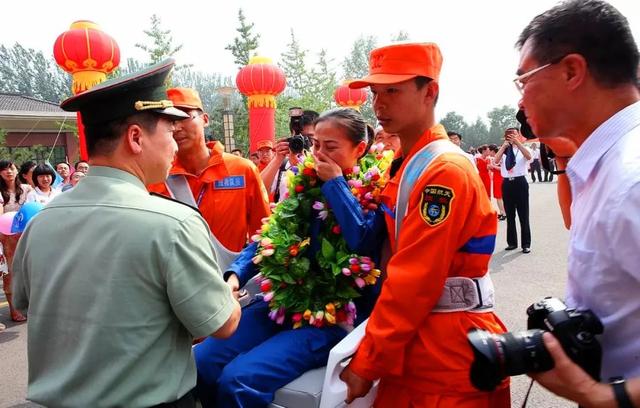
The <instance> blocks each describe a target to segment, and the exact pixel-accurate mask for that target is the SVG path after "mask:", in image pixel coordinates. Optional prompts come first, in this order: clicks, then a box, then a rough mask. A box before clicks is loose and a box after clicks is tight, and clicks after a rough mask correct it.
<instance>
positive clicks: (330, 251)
mask: <svg viewBox="0 0 640 408" xmlns="http://www.w3.org/2000/svg"><path fill="white" fill-rule="evenodd" d="M321 251H322V256H323V257H325V258H326V259H333V257H334V256H335V249H334V248H333V245H331V243H330V242H329V240H328V239H326V238H322V249H321Z"/></svg>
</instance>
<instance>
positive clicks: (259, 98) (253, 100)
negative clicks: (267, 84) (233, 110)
mask: <svg viewBox="0 0 640 408" xmlns="http://www.w3.org/2000/svg"><path fill="white" fill-rule="evenodd" d="M247 105H248V106H249V108H273V109H275V108H276V107H277V106H276V98H275V96H273V95H264V94H262V95H251V96H249V100H248V102H247Z"/></svg>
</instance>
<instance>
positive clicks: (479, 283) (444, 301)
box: [432, 273, 495, 313]
mask: <svg viewBox="0 0 640 408" xmlns="http://www.w3.org/2000/svg"><path fill="white" fill-rule="evenodd" d="M494 305H495V290H494V288H493V281H492V280H491V277H490V276H489V273H487V274H486V275H484V276H483V277H481V278H465V277H462V276H456V277H453V278H447V280H446V282H445V284H444V289H443V290H442V295H441V296H440V300H438V303H437V304H436V306H435V307H434V308H433V309H432V312H434V313H451V312H472V313H487V312H492V311H493V307H494Z"/></svg>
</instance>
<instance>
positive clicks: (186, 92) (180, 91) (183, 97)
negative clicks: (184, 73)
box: [167, 88, 204, 111]
mask: <svg viewBox="0 0 640 408" xmlns="http://www.w3.org/2000/svg"><path fill="white" fill-rule="evenodd" d="M167 96H168V97H169V99H170V100H171V102H173V106H175V107H176V108H187V109H200V110H201V111H204V108H203V107H202V101H201V100H200V95H199V94H198V91H196V90H195V89H193V88H171V89H167Z"/></svg>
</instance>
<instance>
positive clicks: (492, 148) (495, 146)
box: [489, 143, 498, 153]
mask: <svg viewBox="0 0 640 408" xmlns="http://www.w3.org/2000/svg"><path fill="white" fill-rule="evenodd" d="M489 150H491V151H492V152H494V153H498V145H496V144H494V143H491V144H490V145H489Z"/></svg>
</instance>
